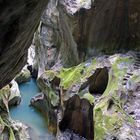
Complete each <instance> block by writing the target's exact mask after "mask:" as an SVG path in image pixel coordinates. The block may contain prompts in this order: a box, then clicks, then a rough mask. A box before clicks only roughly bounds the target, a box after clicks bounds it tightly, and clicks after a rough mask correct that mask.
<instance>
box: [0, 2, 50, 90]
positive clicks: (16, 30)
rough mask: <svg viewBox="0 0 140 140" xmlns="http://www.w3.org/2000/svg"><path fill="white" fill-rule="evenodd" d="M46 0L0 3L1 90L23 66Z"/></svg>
mask: <svg viewBox="0 0 140 140" xmlns="http://www.w3.org/2000/svg"><path fill="white" fill-rule="evenodd" d="M47 3H48V0H30V1H28V0H18V1H17V0H12V1H11V0H1V1H0V88H1V87H3V86H5V85H6V84H7V83H9V82H10V81H11V80H12V79H13V78H14V77H15V75H16V74H17V73H18V72H19V71H20V70H21V69H22V67H23V66H24V65H25V63H26V59H27V50H28V47H29V46H30V45H31V42H32V39H33V35H34V32H35V30H36V29H37V27H38V23H39V21H40V17H41V14H42V12H43V10H44V8H45V7H46V5H47Z"/></svg>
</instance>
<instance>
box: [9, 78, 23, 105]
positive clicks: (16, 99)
mask: <svg viewBox="0 0 140 140" xmlns="http://www.w3.org/2000/svg"><path fill="white" fill-rule="evenodd" d="M10 86H11V87H10V97H9V102H8V105H9V106H12V105H19V104H20V102H21V95H20V91H19V87H18V84H17V82H16V81H15V80H12V81H11V83H10Z"/></svg>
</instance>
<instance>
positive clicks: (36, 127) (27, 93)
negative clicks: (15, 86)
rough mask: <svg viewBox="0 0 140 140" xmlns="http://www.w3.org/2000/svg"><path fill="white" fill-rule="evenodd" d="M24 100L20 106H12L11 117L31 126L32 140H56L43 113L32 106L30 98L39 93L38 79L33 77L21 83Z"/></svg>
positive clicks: (20, 87)
mask: <svg viewBox="0 0 140 140" xmlns="http://www.w3.org/2000/svg"><path fill="white" fill-rule="evenodd" d="M19 89H20V92H21V96H22V101H21V103H20V105H19V106H17V107H12V108H10V114H11V117H12V118H13V119H14V120H19V121H21V122H23V123H24V124H26V125H28V126H29V127H30V128H31V130H32V131H31V132H32V135H31V138H32V140H54V139H55V138H54V137H53V136H52V135H51V134H50V133H49V132H48V130H47V125H46V122H45V120H44V118H43V117H42V116H41V114H40V113H39V112H38V111H37V110H35V109H34V108H33V107H30V106H29V104H30V99H31V98H32V97H33V96H35V95H36V94H37V93H39V88H38V87H37V84H36V81H35V80H34V79H31V81H30V82H26V83H23V84H20V85H19Z"/></svg>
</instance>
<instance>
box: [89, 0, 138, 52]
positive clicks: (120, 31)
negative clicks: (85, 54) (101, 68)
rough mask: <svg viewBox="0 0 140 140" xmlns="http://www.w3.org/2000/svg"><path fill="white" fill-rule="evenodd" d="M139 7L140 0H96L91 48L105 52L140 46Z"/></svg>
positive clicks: (90, 29)
mask: <svg viewBox="0 0 140 140" xmlns="http://www.w3.org/2000/svg"><path fill="white" fill-rule="evenodd" d="M138 7H140V0H130V1H127V0H118V1H112V0H108V1H106V0H100V1H98V0H95V2H94V7H92V9H93V10H92V11H93V12H92V15H91V18H90V25H89V27H90V28H89V34H88V46H89V48H94V50H97V48H98V49H99V50H101V51H104V52H115V51H119V50H128V49H135V48H140V47H139V45H140V41H139V40H140V9H139V8H138ZM107 48H109V49H110V50H107Z"/></svg>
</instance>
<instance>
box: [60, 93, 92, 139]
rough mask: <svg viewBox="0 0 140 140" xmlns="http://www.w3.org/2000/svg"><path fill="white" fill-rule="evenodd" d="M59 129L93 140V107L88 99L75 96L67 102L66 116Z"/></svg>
mask: <svg viewBox="0 0 140 140" xmlns="http://www.w3.org/2000/svg"><path fill="white" fill-rule="evenodd" d="M59 129H60V130H61V131H62V132H64V131H66V130H67V129H69V130H72V131H73V132H74V133H77V134H79V135H80V136H82V137H84V138H86V139H87V140H93V138H94V126H93V105H91V104H90V103H89V101H87V100H86V99H80V98H79V96H78V95H74V96H73V97H72V98H70V99H69V100H68V101H67V102H66V108H65V111H64V116H63V119H62V121H61V122H60V123H59Z"/></svg>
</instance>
